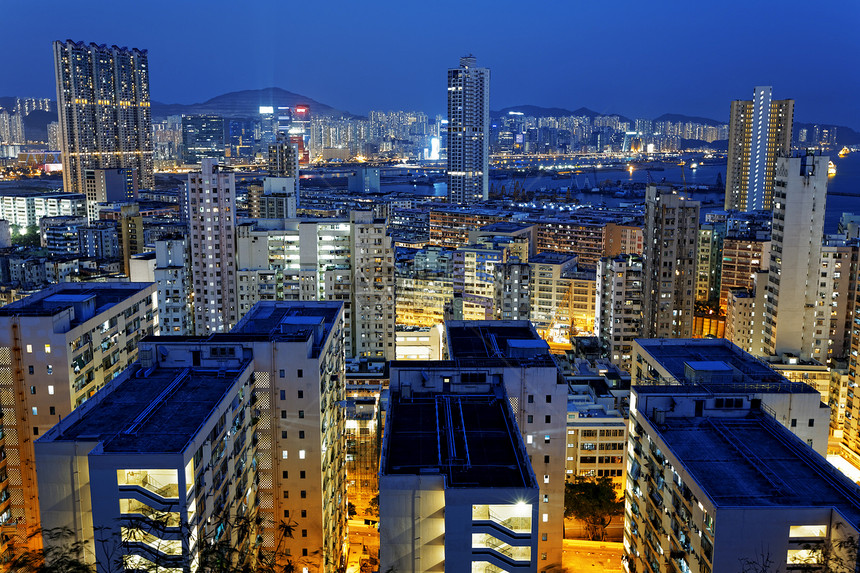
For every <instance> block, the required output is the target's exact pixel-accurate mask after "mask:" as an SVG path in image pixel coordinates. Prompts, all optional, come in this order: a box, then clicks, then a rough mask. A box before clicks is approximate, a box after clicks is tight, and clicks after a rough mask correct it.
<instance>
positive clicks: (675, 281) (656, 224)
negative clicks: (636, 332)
mask: <svg viewBox="0 0 860 573" xmlns="http://www.w3.org/2000/svg"><path fill="white" fill-rule="evenodd" d="M698 229H699V202H698V201H689V200H686V199H684V198H682V197H681V196H679V195H674V194H671V193H669V192H665V190H663V189H660V188H658V187H654V186H651V187H648V189H647V190H646V197H645V249H644V252H643V259H644V261H643V269H644V270H645V275H644V285H645V304H644V321H645V328H644V333H643V334H644V336H646V337H648V338H689V337H690V336H692V332H693V308H694V302H695V298H696V297H695V295H696V262H697V253H696V245H697V239H698Z"/></svg>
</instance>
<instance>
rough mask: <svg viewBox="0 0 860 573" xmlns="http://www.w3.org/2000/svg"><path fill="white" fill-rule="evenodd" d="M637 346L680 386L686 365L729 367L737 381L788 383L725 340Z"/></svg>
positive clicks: (655, 341)
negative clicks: (699, 364) (713, 364)
mask: <svg viewBox="0 0 860 573" xmlns="http://www.w3.org/2000/svg"><path fill="white" fill-rule="evenodd" d="M636 343H638V344H639V346H640V347H641V348H642V350H643V351H644V352H645V353H647V354H649V355H650V356H651V357H652V358H653V359H654V361H655V362H657V363H659V364H660V365H661V366H662V367H663V368H665V369H666V370H667V371H668V372H669V375H670V376H672V378H674V379H675V380H677V381H679V382H683V381H684V380H685V379H686V370H687V364H691V365H693V364H696V363H701V364H703V363H716V362H722V363H725V364H726V365H728V366H730V367H731V368H732V370H733V371H734V372H735V373H736V374H737V376H736V378H737V379H738V380H736V381H741V379H742V380H743V381H744V382H747V383H750V382H756V383H766V384H775V383H776V384H778V383H785V382H787V381H786V379H785V378H784V377H783V376H782V375H780V374H778V373H776V372H774V371H773V369H771V368H770V367H769V366H768V365H767V364H765V363H763V362H761V361H759V360H757V359H756V358H754V357H753V356H751V355H750V354H747V353H746V352H744V351H743V350H741V349H740V348H738V347H737V346H735V345H734V344H732V343H731V342H729V341H728V340H725V339H723V338H677V339H668V338H637V339H636Z"/></svg>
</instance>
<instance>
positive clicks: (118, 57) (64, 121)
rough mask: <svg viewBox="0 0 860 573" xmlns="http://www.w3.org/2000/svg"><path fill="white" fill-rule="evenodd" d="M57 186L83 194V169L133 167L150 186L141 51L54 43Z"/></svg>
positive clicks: (148, 122)
mask: <svg viewBox="0 0 860 573" xmlns="http://www.w3.org/2000/svg"><path fill="white" fill-rule="evenodd" d="M54 67H55V71H56V78H57V108H58V112H59V119H60V122H59V123H60V139H61V142H62V152H63V187H64V189H65V191H66V192H74V193H83V192H84V191H85V189H86V185H85V182H84V178H85V172H86V170H87V169H116V168H131V169H136V170H137V174H138V181H139V184H140V187H142V188H145V189H151V188H152V187H153V175H152V167H153V163H152V161H153V156H152V153H153V152H152V118H151V113H150V101H149V61H148V56H147V52H146V50H138V49H134V48H132V49H129V48H119V47H117V46H110V47H108V46H105V45H97V44H84V43H83V42H73V41H71V40H66V41H65V42H62V41H57V42H54Z"/></svg>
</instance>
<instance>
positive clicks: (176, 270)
mask: <svg viewBox="0 0 860 573" xmlns="http://www.w3.org/2000/svg"><path fill="white" fill-rule="evenodd" d="M188 252H189V249H188V238H187V237H183V236H174V237H171V238H164V239H160V240H158V241H155V284H156V285H158V319H159V322H158V324H159V331H160V333H161V334H167V335H176V336H187V335H190V334H192V332H193V330H194V329H193V325H194V322H193V320H192V316H193V312H194V311H193V309H192V306H191V292H192V288H191V273H190V271H189V268H188Z"/></svg>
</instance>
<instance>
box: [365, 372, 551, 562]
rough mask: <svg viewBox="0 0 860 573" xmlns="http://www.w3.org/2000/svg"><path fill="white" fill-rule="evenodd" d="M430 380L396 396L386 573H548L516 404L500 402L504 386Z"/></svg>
mask: <svg viewBox="0 0 860 573" xmlns="http://www.w3.org/2000/svg"><path fill="white" fill-rule="evenodd" d="M428 374H429V375H430V380H428V382H427V383H425V384H421V385H420V386H416V387H413V386H398V387H396V388H394V389H392V398H391V400H390V403H389V407H388V413H387V420H386V426H385V436H384V438H383V446H382V461H381V464H380V465H381V467H380V478H379V482H380V483H379V517H380V522H379V528H380V530H379V533H380V555H379V557H380V569H381V570H389V569H395V570H397V571H416V572H418V571H422V572H423V571H443V570H444V571H511V572H514V571H516V572H527V571H530V572H536V571H538V570H544V569H543V567H545V563H544V562H543V561H542V560H540V559H539V558H538V556H537V554H538V552H539V551H540V549H539V547H538V529H539V526H540V524H541V521H540V517H539V516H540V512H541V511H542V509H543V506H544V504H541V503H540V496H539V494H538V480H537V479H535V475H534V472H533V471H532V468H531V464H530V463H529V460H528V457H527V454H526V450H525V447H524V445H523V440H522V437H521V436H520V434H519V432H518V431H517V426H516V422H515V419H514V416H513V414H512V412H511V409H510V405H509V403H508V401H507V400H504V399H501V400H500V399H499V398H504V397H505V391H504V387H502V386H499V385H493V384H486V383H485V384H483V385H482V386H484V387H485V388H486V389H484V390H483V391H482V392H481V395H478V394H477V393H476V392H475V390H474V389H473V386H472V385H471V384H469V383H467V382H465V381H463V382H461V381H460V380H454V381H453V383H452V382H443V380H442V378H441V377H440V376H439V375H438V373H437V372H430V373H428ZM463 378H466V375H465V374H464V375H463ZM461 380H462V379H461ZM458 382H460V383H458ZM443 384H444V385H445V386H446V387H450V390H448V391H443V389H442V388H443ZM466 388H469V389H468V390H467V389H466ZM478 419H480V420H481V423H480V424H475V423H473V421H477V420H478ZM465 420H469V421H470V422H464V421H465ZM437 453H438V456H437Z"/></svg>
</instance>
